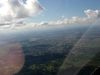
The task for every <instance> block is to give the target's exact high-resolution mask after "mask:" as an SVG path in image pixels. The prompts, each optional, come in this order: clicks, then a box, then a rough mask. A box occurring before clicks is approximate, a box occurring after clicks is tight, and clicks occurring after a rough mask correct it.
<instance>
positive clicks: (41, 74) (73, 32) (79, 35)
mask: <svg viewBox="0 0 100 75" xmlns="http://www.w3.org/2000/svg"><path fill="white" fill-rule="evenodd" d="M89 28H90V27H84V28H73V29H72V28H71V29H67V30H66V29H59V30H54V31H47V32H45V31H42V32H38V33H37V34H34V33H33V34H31V35H28V36H27V34H26V37H24V35H23V34H21V33H19V34H18V36H15V34H11V33H10V35H11V36H6V37H5V38H1V39H3V42H4V41H5V43H4V44H1V46H2V47H1V49H0V53H1V55H0V58H1V60H0V66H1V67H0V69H1V70H0V73H2V75H3V73H5V75H11V74H10V73H14V75H62V74H63V75H66V74H68V75H90V74H91V73H92V72H93V71H94V70H96V69H97V68H98V67H99V66H100V58H99V57H100V30H99V26H94V27H92V28H90V29H89ZM16 34H17V33H16ZM2 36H4V35H2ZM8 37H9V38H8ZM5 55H6V56H5ZM7 64H8V65H7ZM2 65H3V66H2Z"/></svg>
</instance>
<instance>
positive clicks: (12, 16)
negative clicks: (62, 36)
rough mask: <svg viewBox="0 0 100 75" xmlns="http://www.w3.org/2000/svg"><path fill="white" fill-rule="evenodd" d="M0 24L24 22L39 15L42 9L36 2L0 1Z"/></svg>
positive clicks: (29, 0)
mask: <svg viewBox="0 0 100 75" xmlns="http://www.w3.org/2000/svg"><path fill="white" fill-rule="evenodd" d="M0 5H1V7H0V22H14V21H16V20H22V19H23V20H24V19H26V18H28V17H33V16H35V15H37V14H39V13H41V12H42V11H43V10H44V8H43V7H42V6H41V5H40V3H39V2H38V1H37V0H27V1H26V4H24V3H23V2H22V0H0Z"/></svg>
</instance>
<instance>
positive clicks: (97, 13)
mask: <svg viewBox="0 0 100 75" xmlns="http://www.w3.org/2000/svg"><path fill="white" fill-rule="evenodd" d="M84 12H85V13H86V15H87V16H88V18H91V19H97V18H100V10H95V11H93V10H90V9H89V10H85V11H84Z"/></svg>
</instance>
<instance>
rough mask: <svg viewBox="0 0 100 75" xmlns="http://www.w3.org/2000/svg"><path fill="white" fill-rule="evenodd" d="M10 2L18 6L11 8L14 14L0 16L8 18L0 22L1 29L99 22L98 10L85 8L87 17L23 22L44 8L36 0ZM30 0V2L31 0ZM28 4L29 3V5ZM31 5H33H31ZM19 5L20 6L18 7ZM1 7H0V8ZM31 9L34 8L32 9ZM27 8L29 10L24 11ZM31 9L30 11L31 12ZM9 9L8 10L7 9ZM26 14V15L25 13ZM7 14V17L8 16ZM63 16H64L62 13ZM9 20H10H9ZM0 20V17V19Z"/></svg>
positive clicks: (99, 12) (99, 11)
mask: <svg viewBox="0 0 100 75" xmlns="http://www.w3.org/2000/svg"><path fill="white" fill-rule="evenodd" d="M10 1H11V2H10V4H12V5H9V6H11V7H12V6H14V5H15V6H14V8H16V9H17V8H18V9H17V10H15V9H14V8H11V11H13V12H15V15H14V16H13V15H12V14H9V13H8V14H9V15H8V14H7V16H1V14H0V16H1V17H2V18H3V19H5V20H8V21H6V22H0V28H1V29H7V28H9V29H28V28H33V27H41V26H55V25H56V26H57V25H66V26H73V25H74V26H75V25H96V24H98V25H99V24H100V19H99V18H100V10H95V11H93V10H90V9H88V10H85V11H84V12H85V13H86V15H87V17H84V18H82V17H77V16H73V17H72V18H71V19H68V18H64V19H63V20H62V21H61V20H58V21H50V22H48V21H42V22H40V23H28V24H27V23H25V22H24V20H25V18H28V17H31V16H34V15H36V14H37V13H40V12H42V11H43V10H44V8H43V7H42V6H41V5H40V4H39V2H38V1H37V0H27V2H26V4H23V2H19V1H18V0H17V1H16V2H17V4H15V3H16V2H15V0H13V1H12V0H10ZM31 1H32V2H31ZM29 4H30V5H29ZM32 6H33V7H32ZM19 7H21V8H19ZM0 9H1V8H0ZM21 9H24V10H23V11H24V12H25V13H23V12H21ZM32 9H34V10H36V11H33V10H32ZM26 10H29V11H26ZM31 10H32V12H31ZM9 11H10V10H9ZM27 12H28V13H30V14H26V13H27ZM25 14H26V15H25ZM8 16H9V17H8ZM63 17H65V16H64V15H63ZM10 20H11V22H9V21H10ZM0 21H1V19H0Z"/></svg>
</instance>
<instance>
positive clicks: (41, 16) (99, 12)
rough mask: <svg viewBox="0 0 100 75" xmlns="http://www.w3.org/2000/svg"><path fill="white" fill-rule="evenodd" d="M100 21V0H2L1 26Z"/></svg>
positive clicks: (2, 27) (15, 27) (76, 24)
mask: <svg viewBox="0 0 100 75" xmlns="http://www.w3.org/2000/svg"><path fill="white" fill-rule="evenodd" d="M99 24H100V0H0V30H14V29H28V28H37V27H43V26H61V25H64V26H86V25H99Z"/></svg>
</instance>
